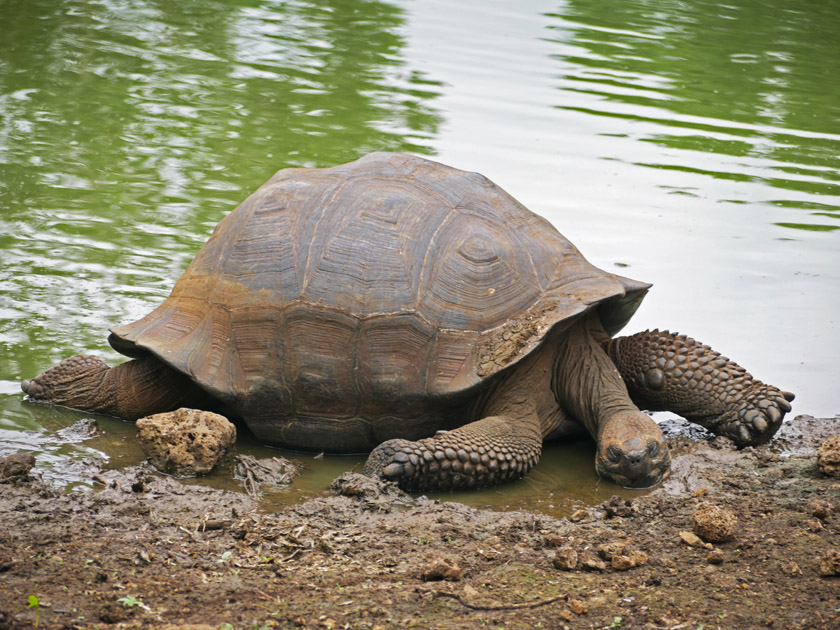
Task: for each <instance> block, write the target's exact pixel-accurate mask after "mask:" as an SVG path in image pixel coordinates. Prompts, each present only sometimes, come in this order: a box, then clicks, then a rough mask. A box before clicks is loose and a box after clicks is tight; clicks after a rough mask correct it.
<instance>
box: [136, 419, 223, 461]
mask: <svg viewBox="0 0 840 630" xmlns="http://www.w3.org/2000/svg"><path fill="white" fill-rule="evenodd" d="M137 429H138V438H139V441H140V446H141V447H142V449H143V452H144V453H145V454H146V457H148V458H149V462H151V464H152V465H153V466H154V467H155V468H157V469H158V470H160V471H161V472H164V473H167V474H170V475H173V476H175V477H194V476H196V475H206V474H207V473H209V472H210V471H211V470H213V468H214V467H215V466H216V464H218V463H219V461H220V460H221V459H222V457H224V456H225V455H226V454H227V452H228V451H229V450H230V449H231V447H232V446H233V444H234V442H235V441H236V427H234V426H233V424H231V423H230V421H228V419H227V418H225V417H224V416H220V415H219V414H216V413H211V412H209V411H199V410H197V409H186V408H182V409H178V410H176V411H170V412H167V413H159V414H155V415H153V416H147V417H145V418H140V419H139V420H138V421H137Z"/></svg>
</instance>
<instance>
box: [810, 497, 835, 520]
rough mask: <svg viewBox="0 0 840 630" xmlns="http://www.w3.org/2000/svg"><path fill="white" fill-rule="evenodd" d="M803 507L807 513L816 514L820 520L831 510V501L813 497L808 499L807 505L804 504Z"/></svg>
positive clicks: (826, 516) (828, 514)
mask: <svg viewBox="0 0 840 630" xmlns="http://www.w3.org/2000/svg"><path fill="white" fill-rule="evenodd" d="M805 509H806V510H807V511H808V513H809V514H811V515H812V516H816V517H817V518H818V519H820V520H821V521H824V520H826V519H827V518H828V517H829V516H830V515H831V513H832V511H833V508H832V506H831V503H829V502H828V501H825V500H823V499H813V500H811V501H809V502H808V505H806V506H805Z"/></svg>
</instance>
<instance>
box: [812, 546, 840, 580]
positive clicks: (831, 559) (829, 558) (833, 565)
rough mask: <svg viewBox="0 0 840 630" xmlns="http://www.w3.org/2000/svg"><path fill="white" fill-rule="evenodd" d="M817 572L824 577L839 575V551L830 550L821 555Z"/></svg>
mask: <svg viewBox="0 0 840 630" xmlns="http://www.w3.org/2000/svg"><path fill="white" fill-rule="evenodd" d="M817 570H818V571H819V574H820V575H822V576H824V577H833V576H836V575H840V549H831V550H830V551H828V552H826V553H825V554H823V556H822V557H821V558H820V559H819V564H818V567H817Z"/></svg>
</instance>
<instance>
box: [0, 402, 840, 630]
mask: <svg viewBox="0 0 840 630" xmlns="http://www.w3.org/2000/svg"><path fill="white" fill-rule="evenodd" d="M836 433H840V424H838V418H834V419H815V418H812V417H809V416H799V417H797V418H795V419H793V420H791V421H790V422H788V423H786V424H785V426H784V427H783V428H782V430H781V431H780V433H779V435H778V436H777V438H776V439H775V440H774V441H773V442H772V443H771V444H770V445H768V446H764V447H760V448H756V449H746V450H744V451H740V452H738V451H734V450H732V449H731V447H730V446H729V445H728V444H727V443H726V442H725V440H723V439H721V438H718V439H716V440H713V441H711V442H710V441H707V440H696V439H692V438H690V437H686V436H684V435H683V436H675V437H671V438H669V441H670V443H671V449H672V453H673V455H674V461H673V466H672V474H671V477H670V478H669V479H668V480H667V481H666V482H665V483H664V484H663V486H662V487H661V488H660V489H659V490H657V491H655V492H653V493H652V494H650V495H648V496H645V497H641V498H638V499H635V500H633V502H632V504H627V503H626V502H625V501H623V500H618V499H616V500H611V501H610V502H607V503H605V504H604V505H600V506H592V507H591V508H590V509H588V510H585V511H581V512H579V513H576V514H575V515H573V517H572V518H571V519H560V520H558V519H555V518H552V517H549V516H545V515H541V514H535V513H524V512H507V513H504V512H493V511H489V510H479V509H474V508H469V507H466V506H463V505H461V504H457V503H446V502H439V501H433V500H428V499H425V498H422V497H408V496H406V495H403V494H402V493H400V492H399V491H397V490H395V489H394V488H391V487H387V486H383V485H382V484H377V483H373V482H370V481H367V480H366V478H361V477H360V476H358V475H356V476H354V475H352V474H348V475H346V476H344V477H342V478H341V479H340V480H339V481H338V482H337V484H336V486H337V487H339V488H340V492H341V493H343V494H338V493H335V494H333V495H329V496H328V495H325V496H323V497H319V498H316V499H312V500H309V501H307V502H305V503H302V504H299V505H296V506H293V507H290V508H287V509H285V510H283V511H280V512H277V513H273V514H265V513H262V512H260V511H259V509H258V502H257V501H256V500H255V499H252V498H250V497H249V496H248V495H247V494H237V493H231V492H225V491H220V490H211V489H208V488H204V487H197V486H194V485H185V484H182V483H179V482H177V481H175V480H173V479H170V478H166V477H162V476H159V475H155V474H152V473H151V472H149V471H148V470H147V469H145V468H143V467H139V468H130V469H126V470H123V471H111V472H101V471H98V472H97V471H92V472H91V474H92V475H93V474H96V475H97V478H98V480H99V481H100V482H102V484H101V487H102V488H103V489H102V490H101V491H99V492H86V493H85V492H73V493H70V492H65V491H64V490H62V489H57V488H54V487H50V486H47V485H45V484H44V483H42V482H41V481H39V480H38V479H37V469H35V471H36V474H35V475H33V476H28V477H27V476H24V477H15V475H13V474H11V473H9V475H10V476H11V477H12V478H11V479H7V481H6V482H5V483H0V629H18V628H33V627H38V628H91V629H93V628H101V629H103V630H104V629H105V628H165V627H170V628H171V627H175V626H181V627H183V628H186V624H204V626H203V627H205V628H207V627H209V628H219V629H220V630H231V629H236V630H239V629H245V630H256V629H259V628H266V629H267V628H313V629H314V628H318V629H330V628H333V629H343V628H348V629H349V628H354V629H355V628H369V629H376V628H382V629H385V628H397V627H400V628H458V629H464V628H612V629H618V628H651V629H652V628H670V629H673V630H677V629H683V628H685V629H687V630H699V629H701V628H704V629H712V628H773V629H779V628H840V578H838V577H837V575H838V573H840V536H839V535H838V534H840V479H837V478H832V477H824V476H822V475H821V474H820V473H819V472H818V470H817V463H816V451H817V448H818V447H819V445H820V444H821V443H822V442H823V441H824V440H826V439H827V438H829V437H831V436H832V435H834V434H836ZM701 504H705V505H704V507H703V510H705V512H707V513H708V512H709V511H710V510H711V509H712V508H709V504H711V505H714V506H718V507H721V508H723V509H724V510H728V512H729V513H728V518H727V512H724V513H723V516H721V517H720V518H719V519H718V521H717V522H716V523H713V525H714V526H715V527H716V528H717V533H718V534H722V535H723V536H724V537H725V535H727V534H731V535H732V536H733V537H732V538H731V540H728V541H725V542H715V543H708V542H705V541H704V540H702V539H700V538H698V537H697V536H694V535H693V534H692V532H693V524H692V523H693V520H692V519H693V515H694V514H695V511H696V510H697V508H698V506H700V505H701ZM733 516H734V520H733V519H732V518H731V517H733ZM727 528H728V530H729V531H727ZM713 529H714V528H713ZM704 535H706V536H707V538H708V537H714V535H715V532H714V531H712V532H711V533H708V532H706V533H704ZM190 627H192V628H196V627H197V626H196V625H192V626H190Z"/></svg>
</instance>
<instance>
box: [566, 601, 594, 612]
mask: <svg viewBox="0 0 840 630" xmlns="http://www.w3.org/2000/svg"><path fill="white" fill-rule="evenodd" d="M569 610H571V611H572V612H573V613H575V614H576V615H585V614H586V613H588V612H589V608H588V607H587V605H586V604H584V603H583V602H582V601H581V600H579V599H570V600H569Z"/></svg>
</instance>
